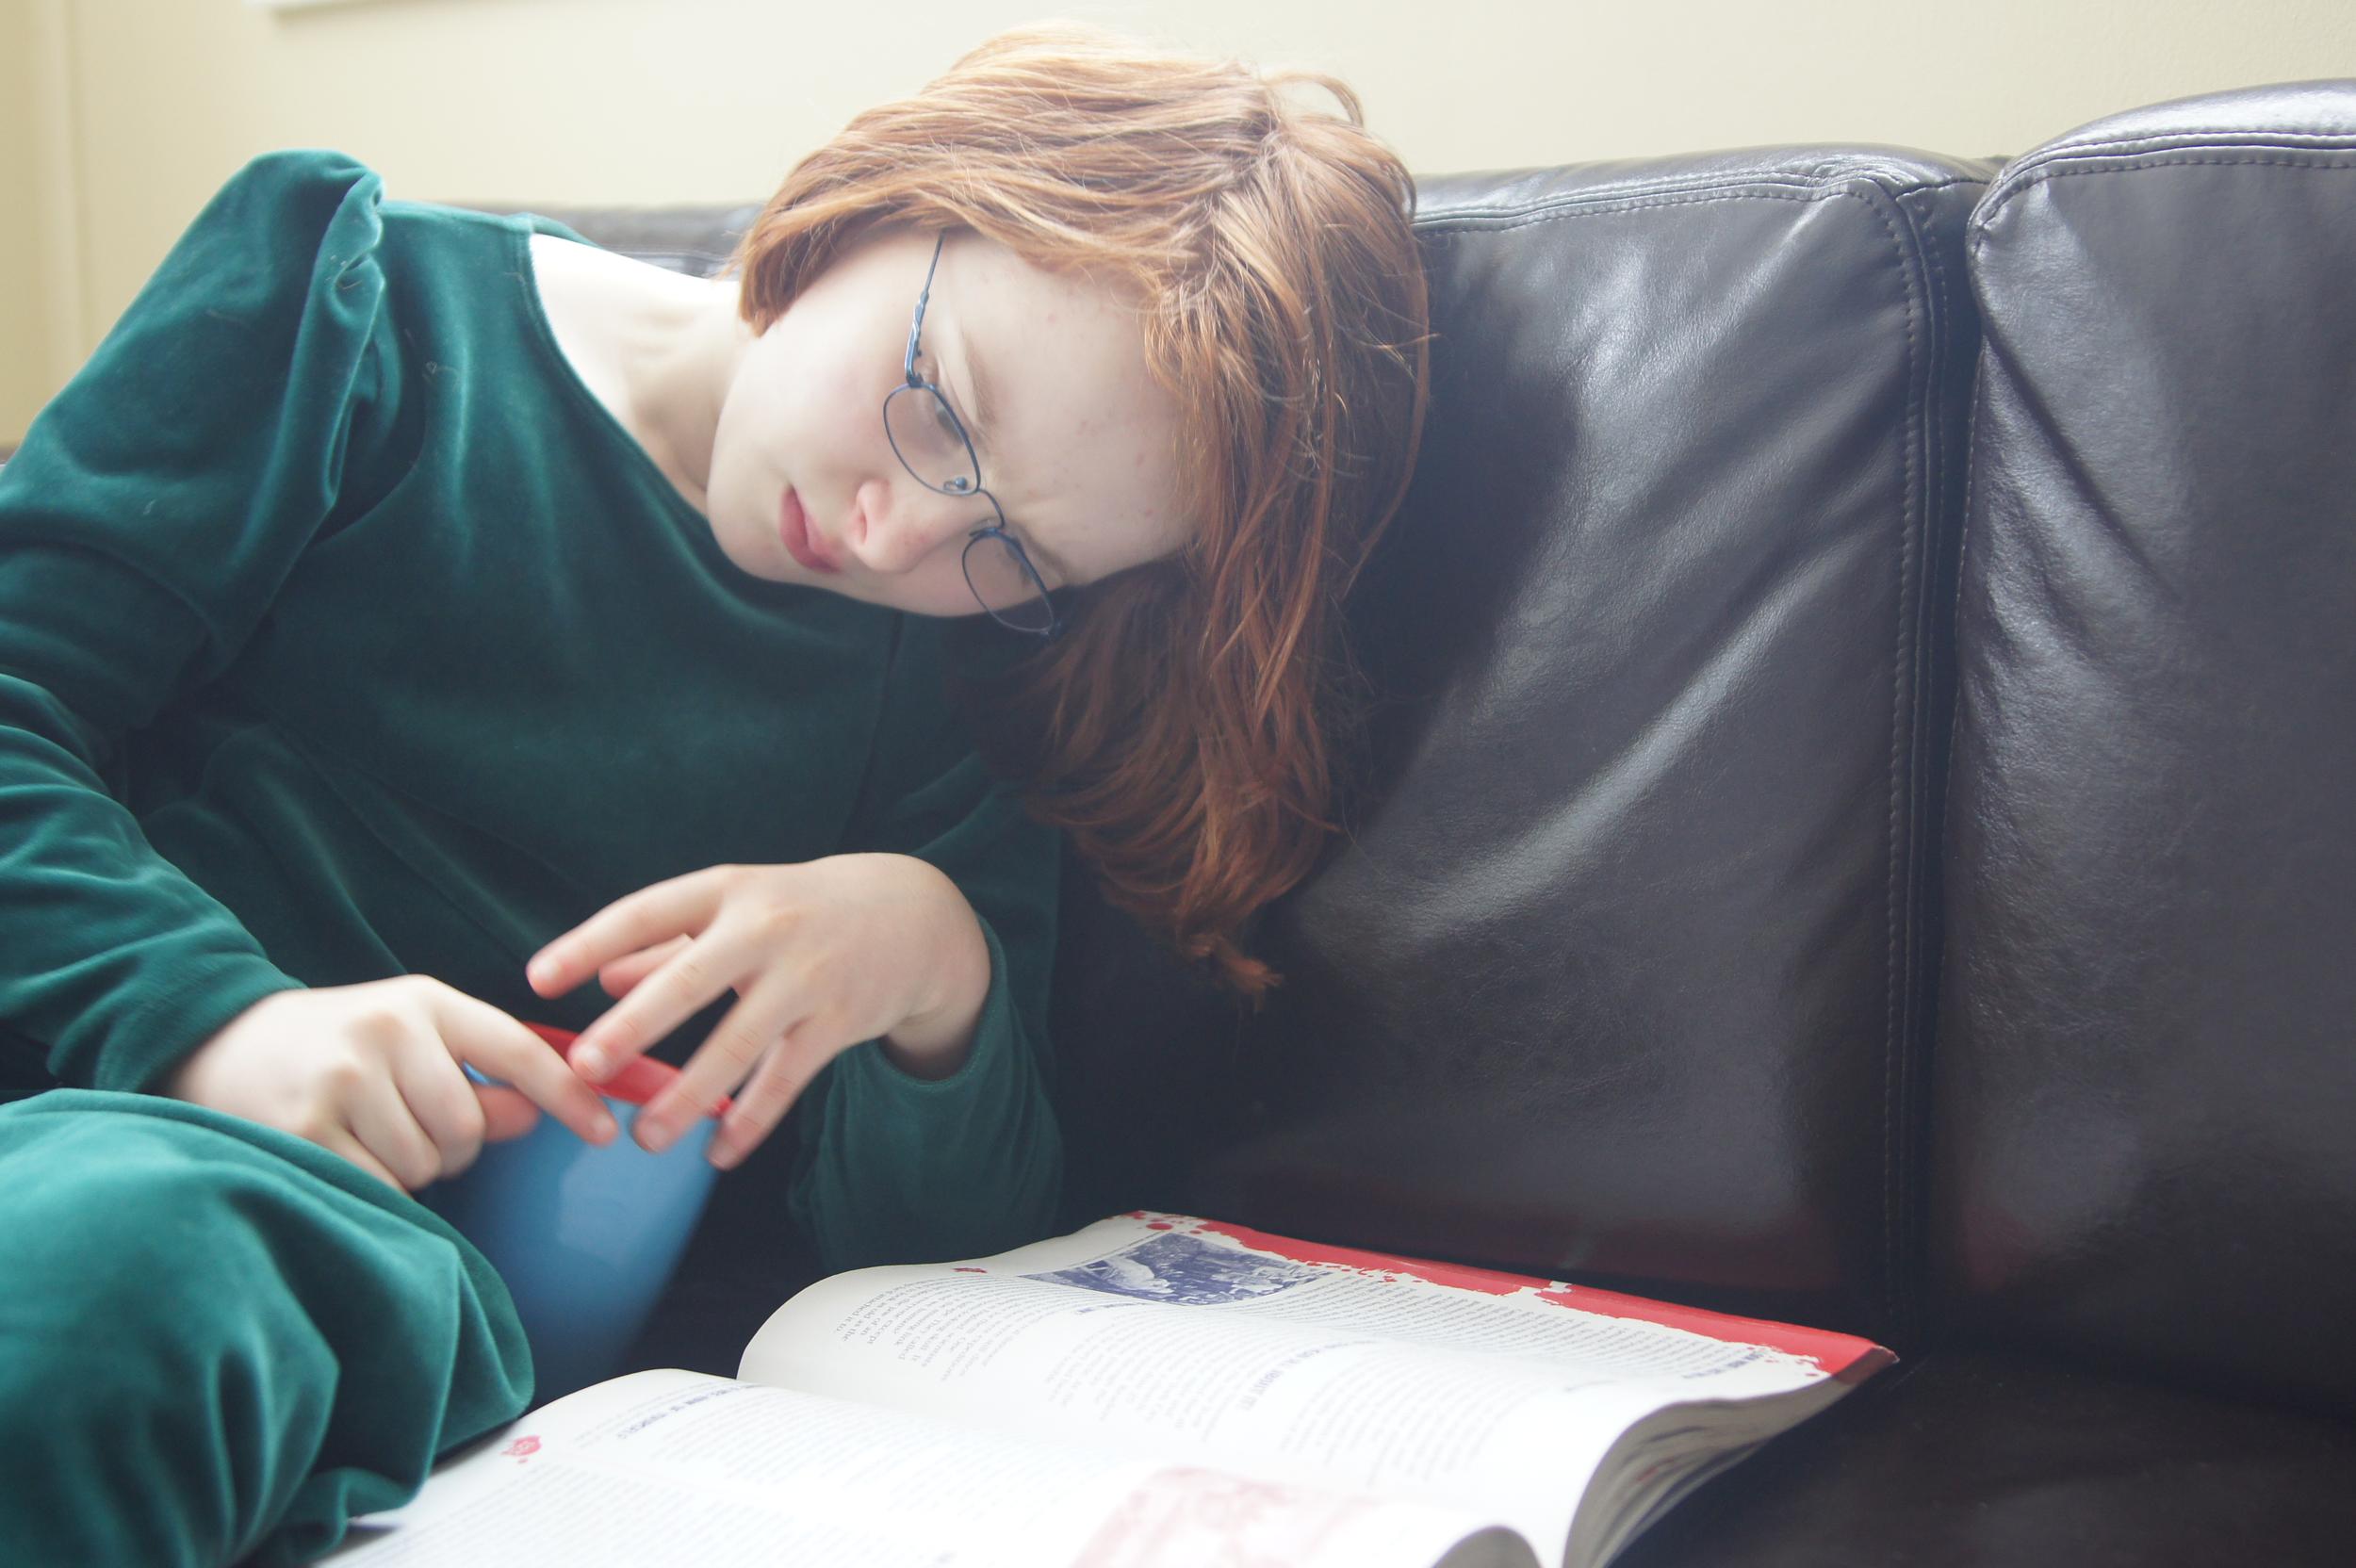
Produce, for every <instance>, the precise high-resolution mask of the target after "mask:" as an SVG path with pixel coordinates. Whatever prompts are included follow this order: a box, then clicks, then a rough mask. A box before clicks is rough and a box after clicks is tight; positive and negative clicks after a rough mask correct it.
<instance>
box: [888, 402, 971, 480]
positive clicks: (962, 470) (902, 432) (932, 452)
mask: <svg viewBox="0 0 2356 1568" xmlns="http://www.w3.org/2000/svg"><path fill="white" fill-rule="evenodd" d="M884 433H885V434H886V435H888V436H890V437H891V438H892V450H893V451H895V452H897V453H898V454H899V455H900V462H901V463H902V465H903V466H906V467H907V469H908V472H909V473H911V474H914V475H915V476H916V477H917V478H918V479H919V480H922V481H923V482H924V483H925V484H926V485H928V486H930V487H931V488H933V489H935V490H944V491H946V492H948V493H949V494H950V495H953V496H962V495H965V494H967V493H968V492H970V491H973V490H977V489H979V488H981V483H982V476H981V473H980V471H979V470H978V469H977V468H976V467H975V466H974V463H973V448H972V447H971V446H969V445H968V444H967V442H966V439H965V427H964V426H962V425H960V424H958V423H957V416H956V415H955V414H953V413H952V412H950V409H949V405H948V404H947V403H945V402H943V401H941V395H940V394H939V393H938V392H935V391H934V390H933V389H932V388H931V387H929V386H903V387H901V388H899V389H898V390H897V391H895V392H893V393H892V396H891V397H889V398H886V399H885V400H884Z"/></svg>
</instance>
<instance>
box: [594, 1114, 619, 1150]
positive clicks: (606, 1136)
mask: <svg viewBox="0 0 2356 1568" xmlns="http://www.w3.org/2000/svg"><path fill="white" fill-rule="evenodd" d="M589 1131H590V1133H591V1134H592V1135H594V1136H595V1137H596V1139H597V1142H599V1143H612V1142H613V1141H614V1138H615V1137H616V1136H618V1135H620V1133H621V1131H622V1124H621V1123H620V1122H618V1121H616V1120H614V1118H613V1116H612V1114H611V1113H609V1112H603V1111H600V1112H599V1113H598V1114H597V1120H595V1121H593V1122H591V1123H590V1124H589Z"/></svg>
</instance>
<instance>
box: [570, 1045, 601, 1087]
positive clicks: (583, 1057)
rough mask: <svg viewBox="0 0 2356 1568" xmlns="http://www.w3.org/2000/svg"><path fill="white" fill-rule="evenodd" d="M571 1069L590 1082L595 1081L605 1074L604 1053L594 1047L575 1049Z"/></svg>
mask: <svg viewBox="0 0 2356 1568" xmlns="http://www.w3.org/2000/svg"><path fill="white" fill-rule="evenodd" d="M573 1070H574V1071H575V1072H578V1073H580V1074H581V1076H582V1077H583V1078H586V1079H588V1080H589V1081H590V1082H591V1083H593V1084H594V1083H597V1081H598V1080H599V1079H601V1078H603V1077H604V1076H605V1053H604V1052H602V1051H599V1050H597V1049H596V1048H595V1047H592V1048H591V1049H589V1050H587V1051H575V1052H574V1053H573Z"/></svg>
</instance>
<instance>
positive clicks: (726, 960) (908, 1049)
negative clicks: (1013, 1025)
mask: <svg viewBox="0 0 2356 1568" xmlns="http://www.w3.org/2000/svg"><path fill="white" fill-rule="evenodd" d="M593 974H595V975H597V977H598V978H599V979H600V980H601V981H602V982H603V984H604V986H605V988H606V990H607V991H608V992H610V993H611V994H613V995H614V996H616V997H619V998H621V999H622V1000H621V1001H620V1002H619V1003H618V1004H616V1005H614V1007H612V1008H611V1009H609V1010H608V1011H607V1012H606V1013H605V1015H604V1016H603V1017H601V1018H599V1019H598V1020H597V1021H596V1022H595V1023H592V1024H591V1025H590V1026H589V1027H588V1028H586V1029H584V1030H582V1031H581V1037H580V1038H579V1039H578V1040H577V1041H575V1042H574V1045H573V1050H572V1056H571V1061H572V1065H573V1068H574V1070H576V1071H578V1072H579V1073H580V1074H581V1076H582V1077H583V1078H586V1079H587V1080H589V1081H590V1082H591V1083H601V1082H603V1081H604V1080H605V1078H606V1077H607V1076H609V1075H610V1074H611V1073H612V1072H613V1071H614V1069H616V1068H617V1067H619V1066H620V1065H621V1064H622V1063H623V1062H625V1061H628V1060H629V1059H630V1058H631V1057H633V1056H636V1055H638V1054H641V1053H643V1052H644V1051H645V1050H646V1048H647V1047H648V1046H650V1045H652V1044H654V1043H655V1042H656V1041H657V1040H659V1039H661V1038H663V1036H665V1035H667V1034H669V1033H670V1032H671V1031H672V1030H674V1029H676V1028H678V1027H679V1025H680V1024H681V1023H684V1022H686V1021H687V1020H688V1019H690V1018H692V1017H693V1016H694V1015H695V1013H696V1012H698V1011H700V1010H701V1009H702V1008H703V1007H704V1006H705V1005H708V1004H710V1003H711V1002H712V1001H713V1000H714V999H715V998H717V997H718V996H719V995H720V994H721V993H722V992H723V991H728V990H734V991H735V992H736V994H737V998H738V1000H737V1004H736V1005H735V1006H734V1007H732V1008H730V1009H729V1010H728V1014H727V1016H726V1017H724V1018H723V1019H722V1020H721V1021H720V1023H719V1026H718V1027H717V1028H715V1029H713V1030H712V1037H711V1038H710V1039H708V1040H706V1041H704V1043H703V1044H702V1045H701V1046H700V1047H698V1048H697V1049H696V1052H695V1055H693V1056H692V1057H690V1058H689V1059H688V1062H687V1066H686V1067H685V1068H684V1069H683V1070H681V1071H680V1073H679V1080H678V1082H676V1083H675V1084H674V1085H673V1086H671V1087H670V1088H669V1089H668V1090H666V1091H665V1092H664V1093H663V1094H662V1095H661V1096H659V1097H658V1098H657V1099H656V1100H655V1102H654V1103H652V1104H650V1105H648V1106H646V1109H645V1110H644V1111H642V1112H641V1113H640V1114H639V1117H638V1141H639V1142H640V1143H641V1144H642V1145H644V1146H645V1147H646V1148H647V1149H649V1150H655V1151H661V1150H663V1149H666V1148H668V1147H669V1146H670V1144H671V1142H672V1140H673V1139H675V1138H677V1137H678V1136H679V1131H680V1129H681V1128H683V1127H685V1126H686V1125H688V1124H689V1123H690V1122H692V1121H693V1120H694V1119H695V1118H696V1117H698V1116H702V1115H704V1114H706V1113H707V1112H708V1111H710V1110H711V1109H712V1107H713V1106H714V1105H716V1104H718V1103H719V1102H720V1100H721V1098H722V1097H723V1096H726V1095H728V1094H730V1093H735V1094H736V1103H735V1105H734V1106H733V1107H732V1108H731V1109H730V1111H729V1112H728V1117H727V1119H725V1120H724V1121H723V1122H722V1123H721V1125H720V1133H719V1135H718V1136H717V1137H716V1138H714V1139H713V1140H712V1155H711V1158H712V1164H714V1165H716V1166H719V1167H720V1168H723V1169H727V1168H729V1167H731V1166H734V1165H736V1164H738V1163H739V1162H741V1161H742V1160H743V1159H744V1156H745V1155H746V1154H748V1153H750V1152H752V1151H753V1150H754V1148H755V1147H757V1146H758V1145H759V1144H760V1142H761V1139H763V1138H765V1137H767V1136H768V1135H769V1134H770V1132H771V1131H772V1130H773V1129H775V1128H776V1126H777V1122H778V1121H779V1120H780V1119H783V1117H784V1115H785V1112H786V1109H787V1107H788V1106H790V1105H792V1104H793V1103H794V1098H795V1097H796V1096H797V1095H799V1094H800V1093H801V1092H802V1090H803V1089H804V1088H805V1087H806V1086H808V1085H809V1083H810V1079H812V1078H813V1077H815V1076H816V1075H817V1073H818V1070H819V1069H820V1068H822V1067H824V1066H826V1063H827V1062H829V1061H831V1060H833V1059H834V1057H835V1056H836V1055H837V1054H840V1053H842V1052H843V1051H846V1050H848V1049H849V1048H850V1047H852V1046H854V1045H857V1044H859V1042H860V1041H862V1040H870V1039H876V1038H881V1039H882V1040H883V1041H884V1048H885V1050H886V1052H887V1053H888V1054H890V1055H891V1056H892V1060H893V1061H894V1062H895V1063H897V1064H898V1065H899V1066H900V1067H901V1068H902V1069H903V1070H907V1071H908V1072H911V1073H914V1074H915V1075H916V1076H918V1077H923V1078H942V1077H946V1076H948V1074H950V1073H951V1072H954V1071H956V1070H957V1068H958V1067H959V1066H960V1065H962V1064H963V1062H964V1060H965V1055H966V1052H967V1051H968V1049H970V1048H971V1046H972V1045H973V1028H974V1024H975V1022H976V1021H978V1020H979V1018H980V1017H981V1009H982V1003H983V1001H984V999H985V998H986V996H987V995H988V993H989V990H990V948H989V945H988V943H987V942H985V940H984V939H983V937H982V928H981V923H980V922H979V921H978V920H977V919H975V917H974V914H973V908H972V907H971V906H969V905H968V904H967V903H966V901H965V895H964V894H963V893H961V892H959V891H958V890H957V884H956V883H954V882H952V881H950V880H949V878H948V877H947V876H946V875H944V874H942V873H941V871H939V870H938V869H936V868H935V867H933V866H931V865H928V864H927V863H925V862H924V861H923V860H919V859H916V858H912V857H910V856H906V855H836V856H830V857H828V858H826V859H823V860H810V861H806V862H804V863H802V864H799V865H786V866H714V867H712V869H710V870H708V871H699V872H693V873H690V874H687V875H685V876H678V877H674V878H672V879H671V880H670V881H668V882H658V883H656V884H655V885H654V886H653V887H651V888H646V889H643V890H640V891H638V892H634V893H632V894H630V896H629V897H627V898H624V899H620V900H617V901H616V902H614V904H611V905H608V906H607V907H605V908H604V909H602V910H600V911H598V912H597V914H595V915H593V916H591V917H590V918H589V919H588V920H587V921H585V922H583V923H581V924H580V925H578V926H576V927H574V928H573V929H572V930H570V931H568V932H566V933H565V934H564V935H563V936H561V937H559V938H557V939H555V940H554V941H552V942H550V943H548V946H546V947H544V948H542V949H541V950H540V951H539V953H538V954H537V955H535V956H533V958H532V962H531V964H530V965H529V966H527V967H526V969H525V971H524V975H525V978H526V979H527V980H528V981H529V982H530V983H531V985H532V989H533V990H535V991H537V992H539V993H540V994H541V995H542V996H548V997H553V996H561V995H563V994H564V992H566V991H569V990H571V989H573V988H575V987H576V986H579V985H581V983H582V982H583V981H585V980H587V979H588V978H589V977H590V976H591V975H593ZM748 1077H749V1078H750V1080H751V1082H750V1083H749V1084H746V1082H745V1081H746V1079H747V1078H748ZM740 1085H744V1089H743V1091H742V1092H741V1093H738V1092H736V1091H737V1089H738V1086H740Z"/></svg>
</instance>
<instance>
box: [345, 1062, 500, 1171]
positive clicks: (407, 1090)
mask: <svg viewBox="0 0 2356 1568" xmlns="http://www.w3.org/2000/svg"><path fill="white" fill-rule="evenodd" d="M392 1075H393V1086H394V1087H395V1088H396V1089H398V1090H399V1091H400V1094H401V1102H402V1103H401V1109H402V1110H403V1111H404V1112H405V1113H407V1115H408V1117H409V1119H411V1120H413V1121H415V1122H416V1123H417V1128H418V1130H419V1131H421V1132H422V1133H424V1135H426V1136H427V1137H428V1138H429V1139H431V1140H432V1141H433V1144H434V1152H435V1155H436V1161H437V1164H436V1168H435V1169H434V1171H432V1172H431V1173H430V1174H429V1175H428V1176H427V1177H426V1181H429V1182H430V1181H434V1180H435V1179H436V1178H439V1177H444V1176H455V1175H457V1174H458V1173H459V1172H460V1171H462V1170H464V1169H466V1168H467V1167H468V1166H470V1165H472V1164H474V1162H475V1156H476V1155H477V1154H480V1153H481V1152H483V1103H482V1102H481V1101H479V1100H477V1099H476V1098H475V1093H474V1087H475V1086H474V1085H472V1084H470V1083H468V1082H467V1081H466V1073H465V1072H464V1071H463V1070H460V1068H459V1066H458V1064H457V1063H456V1062H455V1061H453V1060H451V1059H450V1053H449V1052H448V1051H447V1050H443V1051H436V1050H434V1049H433V1043H432V1042H431V1041H428V1040H425V1039H423V1038H419V1039H418V1040H417V1048H416V1049H414V1050H408V1051H403V1052H401V1053H399V1054H396V1055H395V1056H394V1057H393V1059H392ZM356 1130H357V1125H356V1123H355V1131H356ZM363 1138H364V1141H366V1142H367V1143H368V1146H369V1147H370V1148H372V1149H375V1150H376V1152H377V1153H378V1155H379V1156H380V1157H382V1158H383V1159H384V1163H385V1164H386V1165H388V1166H390V1167H391V1168H393V1170H394V1172H395V1173H396V1174H398V1175H401V1177H403V1178H404V1179H405V1178H406V1177H407V1176H408V1174H409V1172H408V1170H407V1168H405V1167H404V1166H403V1165H402V1164H401V1162H400V1161H399V1160H396V1159H394V1158H392V1157H391V1155H390V1154H389V1153H387V1152H386V1151H385V1149H384V1145H382V1144H381V1143H379V1142H378V1141H377V1140H376V1139H375V1138H372V1137H368V1136H367V1135H365V1134H364V1135H363ZM422 1184H423V1183H416V1184H410V1190H411V1191H413V1192H414V1191H416V1190H417V1186H420V1185H422Z"/></svg>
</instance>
